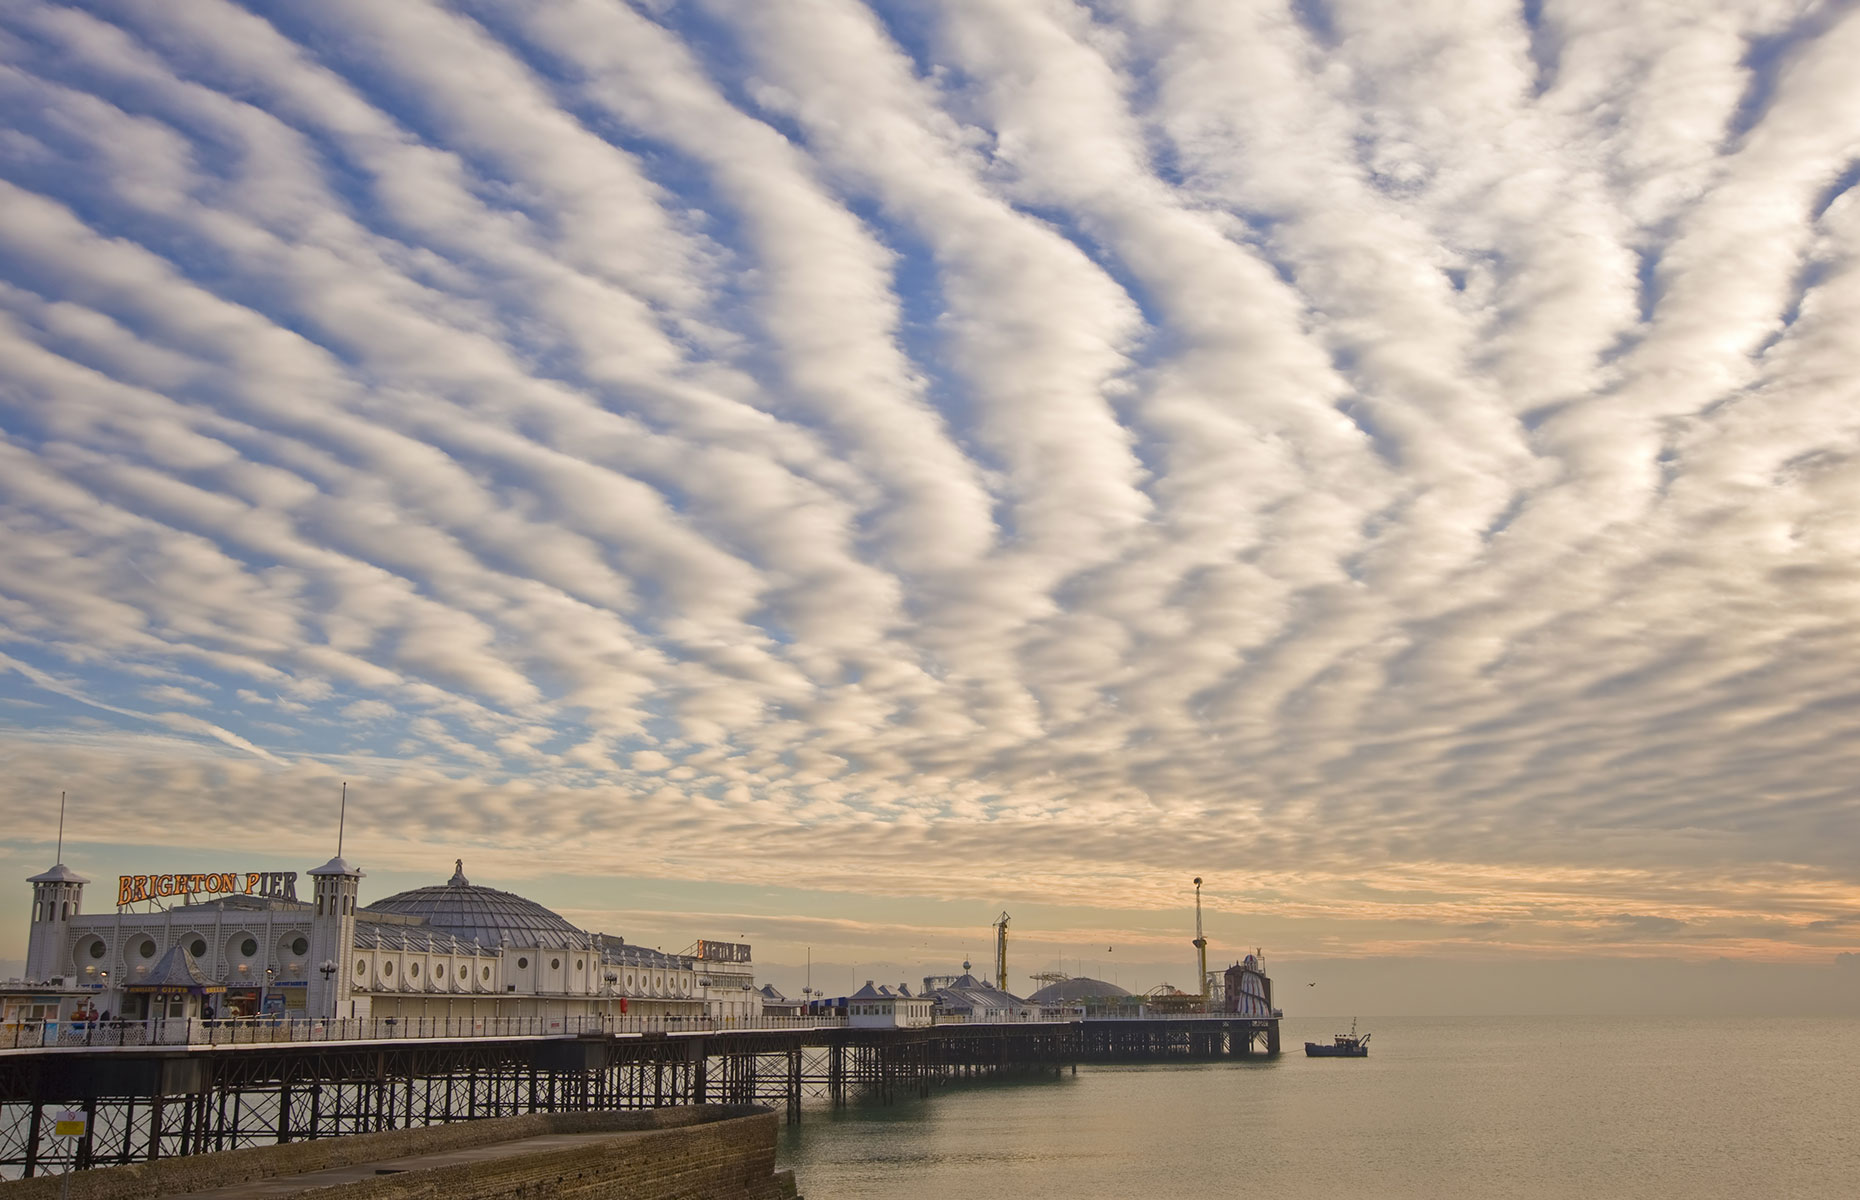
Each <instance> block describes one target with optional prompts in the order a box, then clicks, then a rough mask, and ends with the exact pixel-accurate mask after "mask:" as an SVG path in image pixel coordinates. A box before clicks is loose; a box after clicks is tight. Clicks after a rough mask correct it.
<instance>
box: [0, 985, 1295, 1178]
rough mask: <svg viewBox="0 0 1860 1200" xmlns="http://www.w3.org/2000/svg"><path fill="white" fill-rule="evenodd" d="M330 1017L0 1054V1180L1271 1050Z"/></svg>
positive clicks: (1072, 1034) (1275, 1039)
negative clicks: (535, 1116) (495, 1123)
mask: <svg viewBox="0 0 1860 1200" xmlns="http://www.w3.org/2000/svg"><path fill="white" fill-rule="evenodd" d="M332 1024H333V1026H334V1027H333V1028H332V1027H329V1026H323V1027H320V1028H319V1027H317V1026H310V1025H304V1026H302V1027H293V1026H266V1025H263V1024H252V1025H250V1027H238V1026H232V1027H227V1026H214V1027H207V1026H201V1027H198V1028H195V1027H191V1026H190V1027H188V1028H186V1029H183V1030H180V1031H176V1030H173V1029H168V1028H162V1027H157V1026H143V1027H137V1026H128V1027H121V1028H110V1027H107V1026H106V1027H103V1028H101V1029H99V1030H97V1031H94V1032H92V1031H86V1033H87V1035H88V1036H87V1038H86V1039H85V1040H84V1041H83V1042H80V1043H79V1044H74V1045H73V1044H65V1045H55V1046H22V1047H20V1048H18V1049H0V1178H22V1177H24V1178H31V1177H33V1176H36V1175H43V1174H47V1173H57V1172H62V1171H66V1170H72V1169H76V1170H85V1169H89V1168H91V1167H98V1166H107V1165H114V1164H124V1163H132V1162H151V1161H156V1160H159V1159H166V1158H173V1157H178V1156H184V1155H190V1154H205V1153H212V1152H216V1151H222V1150H233V1149H241V1148H246V1147H253V1146H268V1145H278V1144H287V1143H291V1142H297V1141H307V1140H312V1139H317V1138H328V1137H338V1136H345V1135H350V1134H359V1133H381V1132H386V1131H390V1130H396V1129H411V1128H419V1127H423V1126H428V1125H437V1124H446V1123H450V1122H455V1121H474V1120H484V1119H491V1118H499V1117H513V1116H521V1115H525V1114H530V1113H575V1112H594V1111H611V1110H626V1109H652V1108H662V1107H667V1106H673V1105H704V1104H762V1105H766V1106H768V1107H771V1108H773V1109H775V1110H776V1111H777V1112H780V1113H785V1114H786V1118H787V1120H789V1121H790V1122H794V1121H799V1120H800V1119H801V1115H802V1110H803V1105H804V1103H805V1102H806V1101H808V1100H821V1101H825V1102H827V1103H829V1104H832V1105H835V1106H838V1105H844V1104H848V1103H852V1102H854V1101H855V1100H860V1099H872V1100H877V1101H880V1102H885V1101H890V1100H892V1099H894V1098H897V1097H900V1096H924V1095H929V1094H930V1092H931V1091H932V1089H933V1088H935V1087H936V1086H938V1085H939V1084H945V1083H949V1082H953V1081H957V1080H968V1079H983V1078H994V1077H1002V1076H1009V1075H1017V1074H1018V1075H1034V1076H1038V1075H1042V1074H1053V1075H1057V1074H1059V1073H1061V1072H1063V1071H1066V1070H1069V1069H1071V1070H1076V1068H1077V1065H1078V1064H1079V1063H1081V1062H1099V1061H1123V1062H1129V1061H1168V1060H1190V1059H1219V1058H1225V1057H1238V1056H1246V1055H1252V1054H1276V1053H1278V1051H1279V1026H1278V1020H1277V1018H1267V1017H1243V1016H1237V1015H1232V1014H1206V1015H1181V1016H1148V1017H1141V1018H1125V1019H1107V1020H1090V1019H1086V1020H1066V1021H1012V1022H1001V1023H982V1022H976V1023H968V1022H939V1023H937V1024H934V1025H928V1026H920V1027H914V1028H849V1027H847V1026H846V1025H845V1024H844V1023H843V1022H842V1021H836V1020H834V1019H832V1018H821V1019H818V1020H816V1019H811V1018H801V1019H787V1020H778V1021H774V1022H756V1023H754V1024H753V1025H752V1026H750V1027H737V1028H714V1027H698V1028H683V1029H656V1030H643V1029H641V1030H635V1029H629V1028H625V1027H624V1026H623V1025H621V1024H620V1023H618V1022H602V1021H598V1020H597V1021H590V1022H584V1023H581V1024H580V1025H577V1026H576V1027H574V1028H561V1029H557V1030H551V1029H547V1028H545V1027H543V1026H522V1025H519V1026H511V1027H507V1028H498V1027H497V1026H496V1025H492V1026H491V1027H490V1028H485V1026H486V1023H485V1022H483V1021H477V1022H443V1021H442V1022H433V1023H430V1024H428V1025H424V1026H413V1025H412V1023H407V1024H397V1025H384V1024H383V1023H356V1022H337V1023H332ZM545 1024H546V1023H545ZM556 1024H557V1025H560V1024H561V1023H560V1022H556ZM112 1035H115V1036H112ZM329 1035H334V1036H329ZM66 1110H71V1111H76V1112H80V1113H82V1114H83V1116H84V1118H85V1126H86V1133H85V1134H84V1135H83V1136H82V1137H59V1136H57V1135H56V1134H55V1132H54V1125H55V1120H54V1118H55V1117H56V1115H57V1114H58V1113H59V1112H62V1111H66Z"/></svg>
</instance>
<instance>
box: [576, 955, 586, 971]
mask: <svg viewBox="0 0 1860 1200" xmlns="http://www.w3.org/2000/svg"><path fill="white" fill-rule="evenodd" d="M583 965H584V964H583V963H582V961H581V960H580V959H579V958H578V959H576V960H575V969H576V970H577V971H579V970H581V968H582V966H583Z"/></svg>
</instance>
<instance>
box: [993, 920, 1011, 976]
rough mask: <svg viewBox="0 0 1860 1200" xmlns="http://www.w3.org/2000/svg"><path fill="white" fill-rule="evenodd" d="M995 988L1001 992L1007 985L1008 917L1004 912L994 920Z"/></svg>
mask: <svg viewBox="0 0 1860 1200" xmlns="http://www.w3.org/2000/svg"><path fill="white" fill-rule="evenodd" d="M994 928H995V986H996V987H998V988H1000V989H1001V990H1002V991H1004V992H1005V991H1007V990H1008V985H1007V931H1008V915H1007V912H1006V911H1005V910H1003V912H1002V913H1001V915H1000V916H999V917H997V918H996V919H995V926H994Z"/></svg>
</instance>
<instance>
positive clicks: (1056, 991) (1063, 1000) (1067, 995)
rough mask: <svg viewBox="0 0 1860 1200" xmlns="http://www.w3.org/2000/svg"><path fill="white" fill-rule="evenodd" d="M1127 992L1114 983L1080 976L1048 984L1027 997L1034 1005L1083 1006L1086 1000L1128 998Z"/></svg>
mask: <svg viewBox="0 0 1860 1200" xmlns="http://www.w3.org/2000/svg"><path fill="white" fill-rule="evenodd" d="M1128 995H1130V993H1129V992H1127V991H1125V990H1124V989H1123V988H1121V987H1118V986H1117V985H1116V984H1115V983H1106V982H1105V981H1104V980H1102V979H1087V978H1086V977H1085V976H1083V975H1081V976H1079V977H1078V978H1077V979H1062V980H1060V981H1059V982H1058V983H1049V984H1047V985H1046V986H1045V987H1043V988H1041V989H1040V990H1039V991H1037V992H1035V993H1034V994H1033V995H1031V996H1029V997H1027V999H1029V1000H1031V1001H1032V1002H1033V1003H1035V1004H1083V1003H1084V1002H1085V1001H1087V1000H1115V999H1117V998H1118V997H1120V996H1128Z"/></svg>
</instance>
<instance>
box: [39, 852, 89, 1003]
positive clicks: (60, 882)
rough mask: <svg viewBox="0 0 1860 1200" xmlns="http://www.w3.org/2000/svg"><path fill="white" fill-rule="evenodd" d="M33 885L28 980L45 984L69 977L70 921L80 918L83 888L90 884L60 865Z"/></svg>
mask: <svg viewBox="0 0 1860 1200" xmlns="http://www.w3.org/2000/svg"><path fill="white" fill-rule="evenodd" d="M26 882H27V883H30V884H31V885H32V931H31V933H30V934H28V935H27V939H26V978H28V979H32V980H38V981H41V982H42V981H44V980H47V979H50V978H52V977H53V976H54V975H69V974H70V973H71V972H72V971H73V970H75V969H76V968H75V966H74V965H73V964H72V963H70V962H68V961H66V958H65V955H66V953H67V952H68V951H69V949H70V945H71V918H72V917H75V916H77V915H78V906H79V904H80V902H81V901H82V900H83V897H84V885H85V884H87V883H89V882H90V880H88V879H86V878H84V877H83V876H82V875H79V874H78V873H77V872H76V871H73V870H72V869H71V868H70V867H67V866H65V864H63V863H59V864H58V865H57V866H55V867H53V868H52V869H51V870H49V871H41V872H40V873H39V874H37V875H34V876H33V877H32V878H31V879H28V880H27V881H26Z"/></svg>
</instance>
